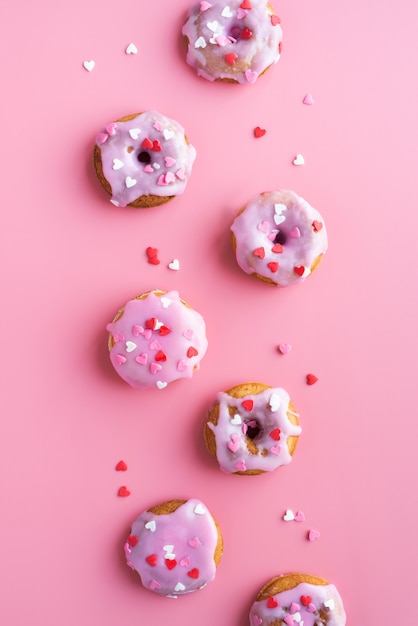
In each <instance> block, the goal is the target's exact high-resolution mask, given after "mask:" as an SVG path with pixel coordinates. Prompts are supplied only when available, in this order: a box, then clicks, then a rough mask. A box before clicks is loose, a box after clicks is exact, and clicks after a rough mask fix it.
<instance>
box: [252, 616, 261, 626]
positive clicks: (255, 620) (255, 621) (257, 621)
mask: <svg viewBox="0 0 418 626" xmlns="http://www.w3.org/2000/svg"><path fill="white" fill-rule="evenodd" d="M262 623H263V620H262V619H261V618H260V617H258V615H253V624H254V626H260V624H262Z"/></svg>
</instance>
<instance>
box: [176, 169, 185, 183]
mask: <svg viewBox="0 0 418 626" xmlns="http://www.w3.org/2000/svg"><path fill="white" fill-rule="evenodd" d="M176 176H177V178H178V179H179V180H184V179H185V178H186V174H185V172H184V167H181V168H180V169H178V170H177V172H176Z"/></svg>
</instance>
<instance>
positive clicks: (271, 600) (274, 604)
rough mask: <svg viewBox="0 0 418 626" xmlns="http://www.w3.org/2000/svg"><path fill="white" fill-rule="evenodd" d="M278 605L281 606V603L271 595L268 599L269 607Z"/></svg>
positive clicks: (273, 607) (272, 607)
mask: <svg viewBox="0 0 418 626" xmlns="http://www.w3.org/2000/svg"><path fill="white" fill-rule="evenodd" d="M278 606H279V603H278V602H277V600H276V598H274V597H273V596H270V598H269V599H268V600H267V608H268V609H275V608H276V607H278Z"/></svg>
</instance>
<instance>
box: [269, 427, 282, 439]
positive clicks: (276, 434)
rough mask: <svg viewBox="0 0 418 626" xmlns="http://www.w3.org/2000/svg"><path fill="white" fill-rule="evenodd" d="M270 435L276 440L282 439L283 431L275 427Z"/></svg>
mask: <svg viewBox="0 0 418 626" xmlns="http://www.w3.org/2000/svg"><path fill="white" fill-rule="evenodd" d="M269 435H270V437H271V438H272V439H274V441H280V435H281V431H280V428H274V429H273V430H272V431H271V432H270V433H269Z"/></svg>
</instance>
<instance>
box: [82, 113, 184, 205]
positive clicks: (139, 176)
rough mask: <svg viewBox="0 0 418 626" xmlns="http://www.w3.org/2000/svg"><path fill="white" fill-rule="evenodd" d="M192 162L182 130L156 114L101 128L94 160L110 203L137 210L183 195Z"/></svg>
mask: <svg viewBox="0 0 418 626" xmlns="http://www.w3.org/2000/svg"><path fill="white" fill-rule="evenodd" d="M195 158H196V150H195V148H194V147H193V146H192V145H191V144H190V143H189V142H188V139H187V137H186V135H185V131H184V128H183V127H182V126H181V125H180V124H179V123H178V122H176V121H175V120H172V119H170V118H168V117H166V116H165V115H161V113H158V112H157V111H145V112H143V113H138V114H135V115H129V116H127V117H124V118H122V119H121V120H118V121H116V122H112V123H111V124H108V125H107V126H105V127H104V128H102V129H101V131H100V132H99V134H98V135H97V137H96V146H95V149H94V155H93V160H94V166H95V169H96V174H97V176H98V178H99V181H100V182H101V184H102V185H103V187H104V188H105V189H106V191H107V192H108V193H109V194H110V195H111V202H112V203H113V204H114V205H116V206H120V207H124V206H128V205H129V206H133V207H136V208H147V207H151V206H157V205H159V204H164V203H165V202H168V201H169V200H171V199H172V198H173V197H174V196H177V195H179V194H182V193H183V191H184V190H185V188H186V185H187V181H188V179H189V177H190V174H191V171H192V165H193V163H194V160H195Z"/></svg>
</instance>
